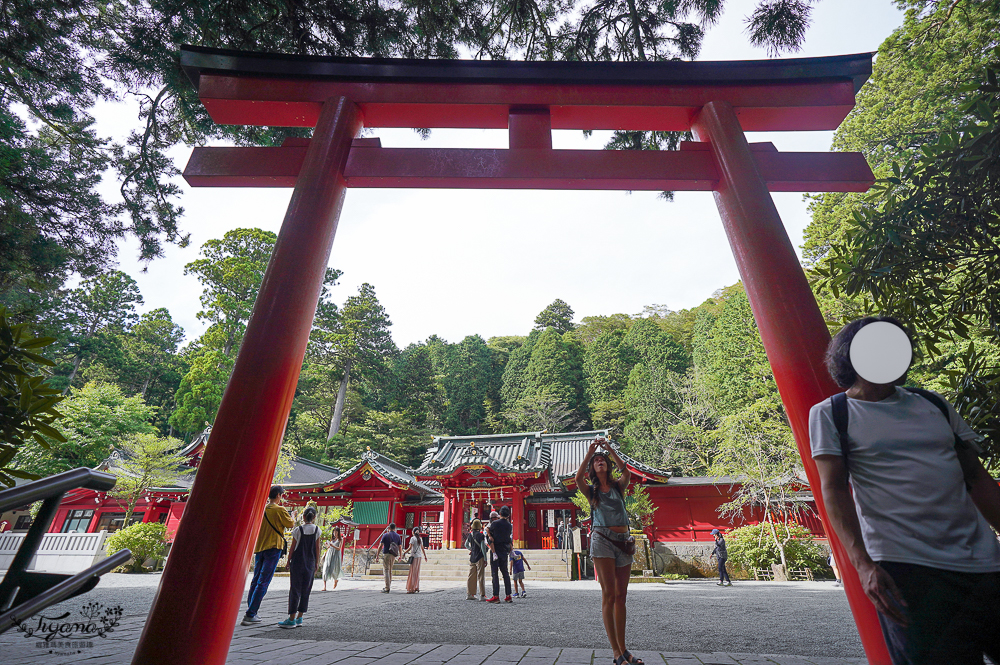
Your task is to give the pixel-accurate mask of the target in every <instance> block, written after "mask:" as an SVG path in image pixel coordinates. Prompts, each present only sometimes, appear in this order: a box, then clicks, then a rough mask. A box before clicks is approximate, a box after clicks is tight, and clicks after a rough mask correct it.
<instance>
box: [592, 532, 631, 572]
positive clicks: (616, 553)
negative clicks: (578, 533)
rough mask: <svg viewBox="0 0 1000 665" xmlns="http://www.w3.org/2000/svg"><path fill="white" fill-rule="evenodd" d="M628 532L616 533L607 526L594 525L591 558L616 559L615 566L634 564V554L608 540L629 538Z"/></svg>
mask: <svg viewBox="0 0 1000 665" xmlns="http://www.w3.org/2000/svg"><path fill="white" fill-rule="evenodd" d="M628 537H629V534H628V533H616V532H614V531H612V530H611V529H609V528H608V527H605V526H598V527H594V531H593V533H591V534H590V558H591V559H614V560H615V568H622V567H623V566H631V565H632V555H630V554H625V552H623V551H621V550H620V549H618V547H617V546H615V545H613V544H611V543H609V542H608V540H607V538H610V539H611V540H620V541H625V540H628Z"/></svg>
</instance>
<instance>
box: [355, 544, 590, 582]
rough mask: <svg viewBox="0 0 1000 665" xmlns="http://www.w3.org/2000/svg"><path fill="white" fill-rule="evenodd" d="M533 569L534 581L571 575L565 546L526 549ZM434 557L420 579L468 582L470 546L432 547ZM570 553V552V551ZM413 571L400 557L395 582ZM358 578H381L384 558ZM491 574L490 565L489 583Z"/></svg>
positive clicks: (529, 572)
mask: <svg viewBox="0 0 1000 665" xmlns="http://www.w3.org/2000/svg"><path fill="white" fill-rule="evenodd" d="M521 552H523V553H524V556H525V558H527V559H528V563H529V564H531V570H525V576H524V579H525V582H527V583H528V584H530V583H531V582H532V580H534V581H562V582H565V581H567V580H569V579H570V576H569V566H568V565H567V563H566V562H565V561H563V560H562V555H563V552H562V550H528V549H522V550H521ZM428 554H429V557H430V560H429V561H425V562H424V564H423V566H422V567H421V568H420V579H421V580H428V581H435V582H464V581H466V580H467V579H468V578H469V551H468V550H466V549H455V550H430V551H429V552H428ZM567 556H569V555H568V554H567ZM409 572H410V567H409V566H408V565H407V564H405V563H401V562H399V561H397V562H396V563H395V565H393V567H392V576H393V582H394V583H395V581H396V580H397V578H398V579H399V581H401V582H404V583H405V581H406V576H407V574H408V573H409ZM355 579H364V580H381V579H382V562H381V561H379V562H378V564H376V565H373V566H370V567H369V568H368V570H367V571H366V574H365V575H359V576H358V577H356V578H355ZM490 580H491V577H490V569H489V567H488V566H487V568H486V583H487V586H489V584H490V583H491V582H490Z"/></svg>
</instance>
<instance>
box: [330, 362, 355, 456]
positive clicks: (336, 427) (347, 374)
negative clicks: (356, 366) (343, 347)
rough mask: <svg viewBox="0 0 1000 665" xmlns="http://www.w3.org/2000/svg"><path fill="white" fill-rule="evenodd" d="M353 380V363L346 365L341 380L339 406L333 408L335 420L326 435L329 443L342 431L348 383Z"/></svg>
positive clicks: (338, 392) (333, 419)
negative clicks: (341, 422)
mask: <svg viewBox="0 0 1000 665" xmlns="http://www.w3.org/2000/svg"><path fill="white" fill-rule="evenodd" d="M350 380H351V361H350V360H348V361H347V363H345V364H344V378H343V379H341V380H340V389H339V390H337V405H336V406H335V407H334V408H333V418H331V419H330V432H329V433H328V434H327V435H326V438H327V440H328V441H329V440H330V439H332V438H333V437H334V436H336V434H337V432H339V431H340V421H341V419H342V418H343V417H344V401H345V400H346V399H347V383H348V382H349V381H350Z"/></svg>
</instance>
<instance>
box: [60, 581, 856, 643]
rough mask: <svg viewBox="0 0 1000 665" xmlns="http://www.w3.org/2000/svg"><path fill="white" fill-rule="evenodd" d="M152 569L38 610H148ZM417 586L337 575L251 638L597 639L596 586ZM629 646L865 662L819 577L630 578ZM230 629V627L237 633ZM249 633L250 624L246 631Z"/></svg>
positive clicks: (272, 607) (275, 588)
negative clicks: (292, 620) (480, 589)
mask: <svg viewBox="0 0 1000 665" xmlns="http://www.w3.org/2000/svg"><path fill="white" fill-rule="evenodd" d="M159 578H160V576H159V575H158V574H153V575H121V574H110V575H105V576H104V578H103V579H102V581H101V583H100V585H99V586H98V587H97V588H96V589H94V590H93V591H91V592H90V593H89V594H86V596H83V597H81V598H77V599H71V600H68V601H65V602H63V603H61V604H60V605H59V606H56V607H55V608H52V609H49V610H47V611H46V613H45V614H46V615H48V616H53V615H55V613H56V612H57V611H68V612H71V613H76V612H77V611H78V610H79V608H80V606H81V605H82V603H83V602H84V600H83V599H84V598H86V601H92V600H97V601H100V602H101V603H103V604H104V605H121V606H122V608H123V611H124V618H129V617H136V616H141V615H144V614H146V613H147V612H148V610H149V607H150V605H151V604H152V601H153V596H154V594H155V593H156V588H157V585H158V584H159ZM421 586H422V589H421V593H420V594H416V595H406V594H405V593H403V591H402V585H400V587H399V590H398V591H397V590H396V588H395V587H394V589H393V593H391V594H388V595H386V594H381V593H379V592H378V590H379V588H381V583H378V582H352V581H349V580H347V581H344V582H341V584H340V587H339V588H338V589H337V590H336V591H330V592H327V593H323V592H322V591H321V588H322V585H321V583H319V582H317V584H316V586H315V587H314V590H313V593H312V596H311V599H310V611H309V612H308V613H307V614H306V624H305V625H304V626H303V627H301V628H299V629H297V630H294V631H283V630H280V629H277V628H276V629H275V630H273V631H269V632H266V633H263V634H260V636H261V637H268V638H278V639H290V638H294V639H297V640H302V639H312V640H324V641H326V640H329V641H355V640H357V641H366V642H403V643H409V642H414V643H442V644H477V643H484V644H485V643H489V644H534V645H542V646H562V647H569V646H572V647H586V648H596V649H603V648H605V647H606V646H607V644H606V638H605V635H604V628H603V625H602V624H601V618H600V588H599V586H598V585H597V583H596V582H593V581H585V582H546V583H542V582H537V583H534V584H532V583H531V582H530V580H529V581H528V597H527V598H525V599H523V600H520V599H516V600H515V602H514V603H513V604H512V605H507V604H505V603H501V604H500V605H492V604H487V603H482V602H479V601H475V602H472V601H466V600H465V589H464V585H458V584H456V583H454V582H437V583H430V582H428V583H425V584H423V585H421ZM287 591H288V578H287V577H276V578H275V579H274V581H273V582H272V583H271V587H270V589H269V590H268V594H267V597H266V598H265V599H264V603H263V606H262V608H261V614H260V615H261V618H263V619H264V620H265V622H267V621H272V620H273V621H274V622H275V623H277V622H278V621H280V620H281V619H283V618H284V615H283V612H284V610H285V603H286V602H287ZM628 611H629V620H628V634H629V644H630V645H631V646H633V647H634V648H636V649H642V650H656V651H677V652H687V651H691V652H718V651H721V652H731V653H766V654H798V655H804V656H827V657H838V658H851V657H863V656H864V652H863V651H862V649H861V643H860V641H859V639H858V636H857V630H856V629H855V627H854V621H853V619H852V618H851V614H850V610H849V608H848V606H847V600H846V598H845V596H844V593H843V591H842V590H841V589H840V588H838V587H834V586H833V585H832V584H831V583H829V582H789V583H767V582H742V583H741V582H736V584H735V586H733V587H731V588H729V587H725V588H720V587H717V586H715V583H714V582H713V581H708V580H705V581H700V580H699V581H690V580H689V581H684V582H672V583H669V584H635V585H632V586H631V587H629V600H628ZM240 628H241V627H240V626H237V632H238V631H239V630H240ZM256 628H257V629H258V630H259V628H260V626H257V627H256Z"/></svg>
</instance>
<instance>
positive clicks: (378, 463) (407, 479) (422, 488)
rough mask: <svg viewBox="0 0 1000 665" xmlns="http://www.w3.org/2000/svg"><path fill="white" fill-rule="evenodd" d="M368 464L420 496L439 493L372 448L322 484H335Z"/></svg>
mask: <svg viewBox="0 0 1000 665" xmlns="http://www.w3.org/2000/svg"><path fill="white" fill-rule="evenodd" d="M366 464H367V465H369V466H371V467H372V469H374V470H375V472H376V473H378V474H380V475H382V476H383V477H384V478H387V479H388V480H390V481H392V482H394V483H398V484H400V485H406V486H407V487H410V488H412V489H414V490H416V491H417V492H419V493H420V495H421V496H424V495H439V493H438V491H437V490H435V489H434V488H433V487H431V486H430V485H429V484H428V483H423V482H420V481H419V480H417V479H416V478H414V477H413V474H411V473H410V472H409V471H408V470H407V469H406V467H405V466H403V465H402V464H400V463H399V462H397V461H396V460H394V459H392V458H391V457H386V456H385V455H382V454H380V453H377V452H375V451H374V450H370V449H369V450H366V451H365V452H364V453H362V454H361V461H360V462H358V463H357V464H355V465H354V466H352V467H351V468H350V469H348V470H347V471H344V472H343V473H342V474H340V475H339V476H337V477H335V478H333V479H330V480H327V481H325V482H324V483H323V484H324V485H327V486H329V485H336V484H338V483H342V482H344V481H345V480H347V479H348V478H350V477H351V476H353V475H354V474H356V473H357V472H358V471H359V470H360V469H361V468H362V467H363V466H365V465H366Z"/></svg>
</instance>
